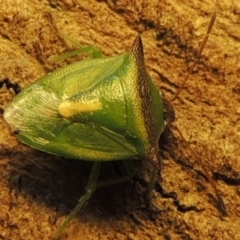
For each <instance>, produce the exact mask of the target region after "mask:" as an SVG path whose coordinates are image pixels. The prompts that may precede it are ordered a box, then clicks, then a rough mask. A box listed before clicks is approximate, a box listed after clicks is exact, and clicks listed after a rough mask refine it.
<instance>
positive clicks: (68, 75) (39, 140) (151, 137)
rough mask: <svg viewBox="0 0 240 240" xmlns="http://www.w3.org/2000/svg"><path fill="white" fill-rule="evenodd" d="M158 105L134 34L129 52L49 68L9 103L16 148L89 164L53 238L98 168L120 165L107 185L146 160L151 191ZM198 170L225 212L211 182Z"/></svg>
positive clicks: (160, 116)
mask: <svg viewBox="0 0 240 240" xmlns="http://www.w3.org/2000/svg"><path fill="white" fill-rule="evenodd" d="M215 19H216V13H215V12H214V14H213V16H212V18H211V21H210V24H209V28H208V31H207V34H206V36H205V38H204V40H203V42H202V44H201V46H200V49H199V53H198V56H197V60H196V62H195V63H194V64H193V66H192V68H191V70H190V74H191V73H192V72H193V70H194V67H195V66H196V65H197V63H198V60H199V58H200V56H201V53H202V51H203V49H204V47H205V45H206V42H207V39H208V36H209V33H210V31H211V28H212V26H213V23H214V21H215ZM188 77H189V75H188V76H187V77H186V79H185V81H184V83H183V85H182V87H180V88H179V91H178V92H177V93H176V95H175V97H174V98H173V99H175V98H176V97H177V96H178V94H179V93H180V91H181V89H182V88H183V86H184V84H185V82H186V81H187V79H188ZM3 83H6V85H7V87H8V88H14V89H15V92H16V93H18V92H19V89H17V88H16V85H14V84H11V83H10V82H9V80H7V79H5V80H3V81H1V82H0V86H2V84H3ZM165 103H166V100H165V99H164V98H163V96H162V94H161V92H160V91H159V89H157V87H156V86H155V85H154V84H153V82H152V80H151V78H150V76H149V75H148V73H147V71H146V68H145V64H144V55H143V45H142V40H141V37H140V36H137V37H136V40H135V42H134V44H133V47H132V50H131V51H130V52H127V53H124V54H122V55H118V56H115V57H108V58H98V59H88V60H83V61H80V62H77V63H73V64H70V65H68V66H66V67H63V68H60V69H57V70H55V71H53V72H52V73H50V74H48V75H46V76H44V77H42V78H40V79H39V80H38V81H37V82H36V83H34V84H33V85H31V86H29V87H28V88H26V89H24V90H23V91H22V92H20V93H19V94H18V95H17V96H16V97H15V98H14V100H13V101H12V103H11V104H10V105H9V106H8V108H6V110H5V112H4V118H5V120H6V121H7V123H8V124H9V125H10V126H11V127H12V128H13V129H14V130H16V131H17V138H18V139H19V140H20V141H21V142H23V143H25V144H27V145H29V146H31V147H33V148H36V149H39V150H41V151H44V152H48V153H51V154H55V155H60V156H63V157H67V158H73V159H81V160H87V161H93V167H92V170H91V174H90V177H89V181H88V184H87V187H86V194H85V195H84V196H83V197H81V198H80V200H79V203H78V204H77V206H76V207H75V209H74V210H73V211H72V213H71V214H70V215H69V217H68V218H67V220H66V221H65V222H64V223H63V225H62V226H61V227H60V229H59V230H58V232H57V234H56V236H55V238H58V237H59V236H60V235H61V233H62V231H63V230H64V229H65V228H66V227H67V225H68V224H69V223H70V222H71V220H72V219H73V217H74V216H75V215H76V214H77V213H78V212H79V211H80V210H81V209H82V207H83V205H84V204H85V203H86V201H87V200H88V199H89V198H90V197H91V195H92V193H93V192H94V190H95V189H96V188H97V187H101V186H105V185H107V184H108V183H98V176H99V172H100V167H101V162H104V161H113V160H124V161H123V163H124V165H125V167H126V169H127V173H128V174H127V175H126V176H124V177H122V178H121V179H117V180H115V181H113V182H112V184H114V183H119V182H123V181H128V180H129V179H131V178H132V176H133V175H134V174H135V168H134V163H133V161H132V160H134V159H147V160H148V161H150V162H151V163H152V165H153V173H152V178H151V184H150V187H149V188H150V189H151V188H152V187H153V185H154V183H155V180H156V177H157V175H158V173H159V172H158V169H159V166H160V161H161V159H160V155H159V146H158V140H159V138H160V136H161V134H162V133H163V131H164V129H165V127H166V126H167V125H168V124H170V122H171V119H170V118H165V116H164V112H165V109H164V106H165ZM116 109H118V111H116ZM171 114H172V113H171ZM96 139H97V144H96ZM129 159H130V160H129ZM127 160H128V161H127ZM202 167H203V169H204V171H205V174H206V175H207V177H208V179H209V181H210V183H211V184H212V186H213V187H214V189H215V192H216V195H217V198H218V201H219V203H220V205H221V209H222V211H223V212H225V208H224V203H223V201H222V199H221V197H220V195H219V193H218V191H217V189H216V186H215V184H214V182H213V181H212V179H211V177H210V175H209V174H208V171H207V170H206V169H205V168H204V166H203V165H202Z"/></svg>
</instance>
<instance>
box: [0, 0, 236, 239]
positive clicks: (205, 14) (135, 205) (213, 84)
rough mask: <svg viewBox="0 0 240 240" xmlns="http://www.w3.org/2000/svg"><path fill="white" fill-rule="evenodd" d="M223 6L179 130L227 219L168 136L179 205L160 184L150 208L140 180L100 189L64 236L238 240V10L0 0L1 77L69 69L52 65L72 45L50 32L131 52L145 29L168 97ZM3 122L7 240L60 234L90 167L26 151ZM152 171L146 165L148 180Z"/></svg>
mask: <svg viewBox="0 0 240 240" xmlns="http://www.w3.org/2000/svg"><path fill="white" fill-rule="evenodd" d="M215 9H216V10H217V13H218V15H217V19H216V22H215V25H214V27H213V30H212V31H211V33H210V38H209V41H208V43H207V46H206V48H205V49H204V52H203V56H202V58H201V59H200V63H199V65H198V67H197V68H196V71H195V72H194V75H192V76H191V77H190V79H189V81H188V82H187V84H186V86H185V88H184V89H183V91H182V92H181V94H180V96H179V97H178V98H177V100H175V101H174V102H172V104H173V107H174V109H175V112H176V121H175V123H174V124H175V125H176V126H177V127H178V128H179V129H180V131H181V132H182V134H183V135H184V136H185V138H186V139H187V141H188V142H189V144H190V146H191V147H192V149H193V150H194V152H195V153H196V154H197V156H198V158H199V159H201V160H202V162H203V163H204V166H205V167H206V168H207V169H208V171H209V172H210V174H211V175H212V176H214V181H215V183H216V185H217V188H218V190H219V192H220V194H221V196H222V198H223V200H224V202H225V205H226V208H227V213H228V216H227V217H224V218H223V217H222V216H221V213H220V212H219V210H218V208H217V206H216V200H215V194H214V191H213V190H212V188H211V186H210V184H209V183H208V182H207V180H206V178H205V175H204V172H203V170H202V168H201V166H200V165H199V163H198V161H197V160H196V159H195V157H194V156H192V154H191V152H189V150H188V146H187V145H186V143H184V141H183V140H182V139H181V138H180V137H179V135H178V134H177V133H176V132H175V131H170V132H169V134H168V141H167V144H165V145H162V149H163V154H162V155H163V161H162V182H161V185H162V187H163V188H164V190H165V191H166V192H175V193H176V194H177V200H178V201H177V202H178V203H176V201H175V202H174V199H173V198H166V197H164V196H163V195H162V194H161V193H160V192H159V191H157V189H155V190H154V191H153V194H152V195H153V196H152V199H151V203H152V204H151V206H150V207H149V206H146V203H145V201H144V186H142V185H141V184H140V183H139V182H138V181H136V182H135V183H134V182H128V183H125V184H119V185H116V186H113V187H108V188H103V189H99V190H97V191H96V192H95V194H94V196H93V197H92V199H91V200H90V201H89V203H88V204H87V206H86V207H85V208H84V211H82V213H81V214H79V216H78V217H77V218H76V219H75V220H74V221H73V222H72V223H71V225H70V227H69V228H68V229H67V230H66V231H65V232H64V234H63V235H62V239H81V240H85V239H86V240H87V239H119V240H120V239H121V240H122V239H131V240H133V239H141V240H143V239H154V240H155V239H159V240H160V239H230V240H233V239H235V240H237V239H240V231H239V226H240V187H239V183H240V174H239V173H240V160H239V156H240V149H239V142H240V141H239V137H240V123H239V121H240V107H239V106H240V97H239V94H240V84H239V77H240V62H239V58H240V31H239V24H240V4H239V1H238V0H235V1H234V0H232V1H229V0H222V1H219V2H218V3H217V4H216V5H215V3H214V1H211V0H202V1H184V0H162V1H158V0H145V1H144V0H138V1H128V0H125V1H124V0H120V1H111V0H109V1H94V0H88V1H80V0H61V1H57V0H48V1H47V0H43V1H37V0H31V1H30V0H14V1H13V0H0V62H1V64H0V79H4V78H6V77H8V78H10V79H11V80H12V81H14V82H16V83H19V85H21V87H22V88H25V87H27V86H29V85H30V84H31V83H34V82H35V81H36V80H37V79H38V78H39V77H41V76H43V75H44V74H46V73H48V72H49V71H51V70H50V69H49V68H56V67H60V66H62V64H63V63H60V64H55V65H54V66H53V65H50V64H47V61H46V60H47V58H48V57H50V56H53V55H57V54H59V53H61V52H63V51H69V49H71V48H72V46H71V43H69V42H67V41H65V40H63V39H62V38H60V37H59V34H58V33H57V32H56V31H55V30H54V29H53V28H52V26H53V27H54V28H57V29H58V30H60V31H62V32H63V33H65V34H67V35H69V36H71V37H72V38H74V39H76V40H77V41H78V42H80V43H82V44H84V45H91V44H94V45H95V46H98V47H99V48H101V49H102V51H103V53H104V55H105V56H114V55H116V54H120V53H124V52H126V51H128V50H129V49H131V45H132V43H133V41H134V38H135V37H136V36H137V34H138V33H140V34H141V35H142V39H143V43H144V50H145V60H146V66H147V69H148V71H149V74H150V75H151V76H152V78H153V81H154V82H155V83H156V84H157V85H158V86H159V87H160V88H161V90H162V92H163V93H164V94H165V95H166V98H167V99H171V98H172V97H173V96H174V93H175V92H176V91H177V89H178V87H179V86H180V85H181V83H182V81H183V80H184V77H185V76H186V75H187V74H188V68H189V66H190V65H191V63H192V62H193V59H194V57H195V56H196V52H197V50H198V46H199V43H200V41H201V40H202V39H203V37H204V34H205V33H206V29H207V27H208V24H209V21H210V18H211V14H212V12H213V11H214V10H215ZM69 61H70V60H69ZM71 61H72V60H71ZM13 97H14V93H13V92H12V91H8V90H7V89H6V87H5V86H4V87H3V88H2V89H0V104H1V108H3V109H4V108H5V107H6V106H7V103H8V102H10V101H11V100H12V99H13ZM0 124H1V125H0V128H1V131H0V239H4V240H20V239H21V240H29V239H31V240H32V239H37V240H38V239H44V240H45V239H51V236H52V235H53V233H54V231H55V230H56V229H57V228H58V227H59V226H60V224H61V223H62V222H63V220H64V219H65V218H66V217H67V215H68V213H69V212H70V211H71V209H72V208H73V207H74V206H75V204H76V203H77V200H78V198H79V197H80V196H81V194H83V193H84V187H85V185H86V181H87V177H88V174H89V172H90V166H91V165H88V164H86V163H84V162H82V161H72V160H69V159H64V158H60V157H56V156H52V155H49V154H46V153H42V152H39V151H37V150H34V149H32V148H31V147H28V146H25V145H24V144H21V143H20V142H19V141H18V140H17V139H16V137H15V136H13V135H11V134H10V131H9V128H8V126H7V124H6V123H5V121H4V119H3V117H2V116H1V118H0ZM144 167H145V165H144V164H143V165H142V166H139V175H140V176H141V177H145V175H146V174H145V172H146V171H147V170H145V169H144ZM104 168H109V169H114V165H113V164H106V166H105V167H104ZM117 168H118V167H117ZM103 171H104V169H103ZM105 171H106V169H105ZM109 171H110V170H109ZM111 171H112V170H111ZM107 172H108V170H107ZM113 172H114V171H113ZM179 205H180V207H179ZM183 206H185V208H184V207H183ZM156 210H158V211H156Z"/></svg>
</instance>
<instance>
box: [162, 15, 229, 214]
mask: <svg viewBox="0 0 240 240" xmlns="http://www.w3.org/2000/svg"><path fill="white" fill-rule="evenodd" d="M216 17H217V12H216V11H214V12H213V14H212V17H211V20H210V22H209V25H208V29H207V32H206V34H205V36H204V39H203V41H202V42H201V44H200V47H199V50H198V52H197V57H196V60H195V61H194V63H193V64H192V66H191V67H190V70H189V73H188V75H187V76H186V77H185V79H184V81H183V82H182V84H181V86H180V87H179V89H178V90H177V92H176V93H175V94H174V96H173V98H172V99H171V100H170V101H169V102H168V101H167V102H168V104H167V109H166V110H165V111H166V112H167V113H166V121H167V122H168V125H171V127H172V128H173V129H175V130H176V131H177V132H178V134H179V136H180V137H181V138H182V139H183V141H184V142H185V143H186V145H188V148H189V150H190V152H191V154H192V156H193V157H194V158H195V159H196V160H197V161H198V164H199V165H200V166H201V168H202V170H203V172H204V174H205V175H206V177H207V180H208V181H209V183H210V184H211V186H212V188H213V189H214V192H215V195H216V198H217V201H218V207H219V210H220V211H221V213H222V215H223V216H226V215H227V210H226V207H225V204H224V201H223V199H222V197H221V195H220V193H219V191H218V189H217V187H216V184H215V182H214V181H213V179H212V177H211V175H210V174H209V172H208V170H207V169H206V167H205V166H204V164H203V162H202V160H201V158H199V157H198V156H197V154H196V153H195V151H194V150H193V149H192V148H191V147H190V144H189V142H188V141H187V140H186V139H185V137H184V136H183V134H182V133H181V131H180V130H179V129H178V128H177V127H176V126H175V125H173V124H171V123H172V122H173V121H174V119H175V118H174V115H173V114H172V112H174V110H171V109H170V114H169V113H168V109H169V105H170V106H171V103H172V102H173V101H174V100H175V99H176V98H177V97H178V96H179V94H180V92H181V91H182V89H183V88H184V86H185V85H186V82H187V81H188V79H189V78H190V76H191V75H192V74H193V72H194V69H195V67H196V66H197V64H198V63H199V60H200V57H201V55H202V52H203V50H204V48H205V46H206V43H207V41H208V38H209V34H210V32H211V30H212V28H213V25H214V22H215V20H216Z"/></svg>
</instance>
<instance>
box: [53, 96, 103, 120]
mask: <svg viewBox="0 0 240 240" xmlns="http://www.w3.org/2000/svg"><path fill="white" fill-rule="evenodd" d="M100 109H102V103H101V102H99V101H96V102H88V103H83V102H72V101H69V100H65V101H62V102H61V103H60V104H59V106H58V112H59V113H60V114H61V115H62V116H63V117H65V118H69V117H72V116H74V115H76V114H79V113H83V112H92V111H97V110H100Z"/></svg>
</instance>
